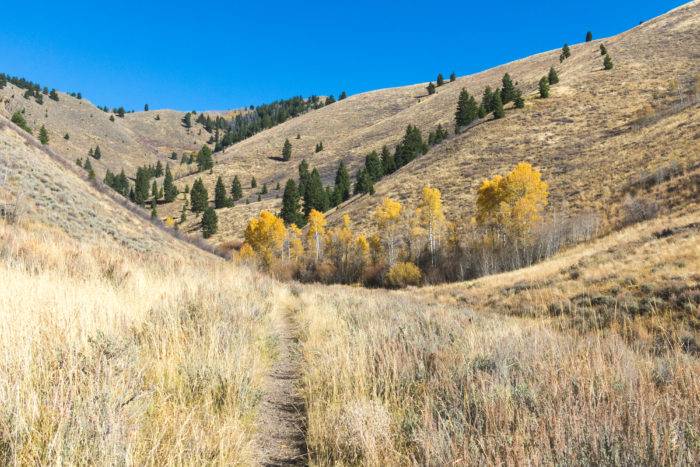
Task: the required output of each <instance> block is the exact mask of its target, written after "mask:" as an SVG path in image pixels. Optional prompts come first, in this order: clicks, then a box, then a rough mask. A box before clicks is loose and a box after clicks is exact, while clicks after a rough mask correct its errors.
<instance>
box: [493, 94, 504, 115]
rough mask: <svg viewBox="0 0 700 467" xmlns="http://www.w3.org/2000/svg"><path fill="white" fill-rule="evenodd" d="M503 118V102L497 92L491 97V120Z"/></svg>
mask: <svg viewBox="0 0 700 467" xmlns="http://www.w3.org/2000/svg"><path fill="white" fill-rule="evenodd" d="M504 116H505V111H504V110H503V101H502V100H501V93H500V92H497V93H494V95H493V118H495V119H499V118H503V117H504Z"/></svg>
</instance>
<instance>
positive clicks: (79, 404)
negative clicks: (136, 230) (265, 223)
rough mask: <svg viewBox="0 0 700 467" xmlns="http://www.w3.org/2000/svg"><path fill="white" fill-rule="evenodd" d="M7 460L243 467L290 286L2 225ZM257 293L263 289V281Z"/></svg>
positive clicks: (3, 454) (0, 413) (1, 428)
mask: <svg viewBox="0 0 700 467" xmlns="http://www.w3.org/2000/svg"><path fill="white" fill-rule="evenodd" d="M0 245H2V247H1V249H0V281H2V284H3V292H2V294H0V400H1V401H2V403H1V404H0V421H1V423H0V463H2V464H20V465H26V464H53V463H64V462H67V463H71V464H76V463H77V464H101V465H119V464H137V465H143V464H157V463H158V464H159V463H163V462H166V463H174V464H206V463H215V464H243V465H249V464H250V463H252V462H255V461H256V460H257V459H258V458H259V457H258V456H259V453H258V450H257V447H256V445H255V442H254V436H255V433H256V429H255V414H256V410H257V405H258V402H259V399H260V397H261V387H262V386H261V384H262V381H263V378H264V375H265V373H266V371H267V369H268V367H269V365H270V361H271V360H272V358H273V357H274V348H275V342H274V339H273V338H272V337H271V336H272V335H273V333H272V332H271V318H270V316H271V313H273V312H274V311H275V309H276V307H277V306H279V304H280V303H284V301H285V297H284V294H285V292H284V290H281V289H278V288H275V287H274V285H273V284H272V283H271V282H270V281H268V280H266V279H264V278H262V277H260V276H259V275H257V274H256V273H253V272H250V271H247V270H241V269H235V268H234V266H232V265H231V264H226V263H224V262H219V261H211V260H205V259H202V260H201V261H199V262H195V261H192V260H184V259H182V258H179V257H178V256H173V255H170V256H164V255H157V254H151V255H142V254H137V253H134V252H132V251H130V250H127V249H122V248H119V247H115V246H114V245H113V244H108V243H101V244H95V245H91V246H85V245H82V246H81V245H79V244H77V243H76V242H74V241H73V240H71V239H70V238H69V237H67V236H65V235H64V234H62V233H61V232H59V231H57V230H46V229H45V228H44V227H38V226H35V225H31V224H27V225H25V226H24V228H19V227H13V226H6V225H4V224H0ZM252 284H254V285H252Z"/></svg>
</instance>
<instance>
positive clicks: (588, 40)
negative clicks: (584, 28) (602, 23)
mask: <svg viewBox="0 0 700 467" xmlns="http://www.w3.org/2000/svg"><path fill="white" fill-rule="evenodd" d="M592 40H593V33H592V32H591V31H588V32H587V33H586V42H591V41H592Z"/></svg>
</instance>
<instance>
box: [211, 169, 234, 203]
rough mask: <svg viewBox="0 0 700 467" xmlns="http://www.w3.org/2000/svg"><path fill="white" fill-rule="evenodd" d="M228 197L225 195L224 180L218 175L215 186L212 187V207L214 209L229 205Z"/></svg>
mask: <svg viewBox="0 0 700 467" xmlns="http://www.w3.org/2000/svg"><path fill="white" fill-rule="evenodd" d="M230 204H231V203H230V202H229V199H228V197H226V187H225V186H224V180H223V179H222V178H221V176H219V178H217V179H216V186H215V187H214V207H215V208H216V209H221V208H225V207H228V206H230Z"/></svg>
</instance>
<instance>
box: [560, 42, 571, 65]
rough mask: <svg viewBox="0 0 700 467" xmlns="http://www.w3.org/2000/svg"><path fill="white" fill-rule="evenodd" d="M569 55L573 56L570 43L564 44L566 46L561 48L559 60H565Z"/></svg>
mask: <svg viewBox="0 0 700 467" xmlns="http://www.w3.org/2000/svg"><path fill="white" fill-rule="evenodd" d="M569 57H571V49H570V48H569V44H564V47H562V48H561V55H560V56H559V61H560V62H563V61H564V60H566V59H567V58H569Z"/></svg>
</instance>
